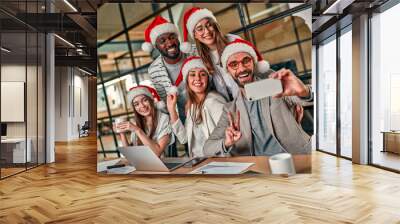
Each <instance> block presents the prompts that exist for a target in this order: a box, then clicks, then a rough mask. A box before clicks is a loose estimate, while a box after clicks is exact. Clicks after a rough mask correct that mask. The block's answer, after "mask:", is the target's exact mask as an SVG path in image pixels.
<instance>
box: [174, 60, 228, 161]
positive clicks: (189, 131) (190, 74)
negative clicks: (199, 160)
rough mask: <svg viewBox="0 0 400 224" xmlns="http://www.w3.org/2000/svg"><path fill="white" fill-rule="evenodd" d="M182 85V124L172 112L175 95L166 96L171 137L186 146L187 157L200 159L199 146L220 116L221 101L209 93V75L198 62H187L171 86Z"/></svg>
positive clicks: (222, 104) (222, 101)
mask: <svg viewBox="0 0 400 224" xmlns="http://www.w3.org/2000/svg"><path fill="white" fill-rule="evenodd" d="M180 84H183V85H186V92H187V103H186V107H185V111H186V120H185V125H183V124H182V122H181V120H180V119H179V117H178V113H177V111H176V103H177V95H176V92H174V91H173V88H172V89H171V90H172V91H171V92H170V93H169V94H168V96H167V109H168V112H169V114H170V118H171V126H172V130H173V132H174V134H175V136H176V137H177V138H178V140H179V141H180V142H181V143H182V144H185V143H188V146H189V154H190V156H191V157H203V156H204V153H203V146H204V143H205V141H206V140H207V139H208V137H209V136H210V135H211V133H212V131H213V130H214V128H215V127H216V126H217V123H218V121H219V118H220V116H221V114H222V112H223V107H224V104H225V103H226V101H225V99H224V97H222V96H221V95H220V94H218V93H217V92H215V91H211V90H210V75H209V73H208V71H207V68H206V66H205V65H204V64H203V63H202V61H201V58H200V57H197V56H192V57H189V58H187V59H186V60H185V61H184V62H183V64H182V67H181V71H180V73H179V75H178V78H177V80H176V82H175V87H176V86H179V85H180Z"/></svg>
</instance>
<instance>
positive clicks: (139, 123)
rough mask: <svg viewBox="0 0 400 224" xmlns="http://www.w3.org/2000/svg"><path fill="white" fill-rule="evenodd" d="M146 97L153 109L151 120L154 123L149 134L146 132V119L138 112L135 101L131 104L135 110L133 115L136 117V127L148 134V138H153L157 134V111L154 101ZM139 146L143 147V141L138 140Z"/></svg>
mask: <svg viewBox="0 0 400 224" xmlns="http://www.w3.org/2000/svg"><path fill="white" fill-rule="evenodd" d="M145 97H146V98H147V99H148V100H149V103H150V107H151V108H152V109H151V120H152V121H153V123H152V125H151V127H150V130H149V132H148V133H147V132H146V119H145V118H144V117H143V116H142V115H140V114H139V113H138V112H137V111H136V109H135V106H134V105H133V100H132V102H131V104H132V108H133V114H134V115H135V117H134V119H135V123H136V125H137V126H138V127H139V128H140V129H142V130H143V131H144V132H145V133H146V135H147V136H149V137H150V138H153V135H154V132H156V128H157V125H158V117H157V109H156V108H155V105H154V100H153V99H151V98H150V97H148V96H146V95H145ZM137 144H138V145H143V143H142V141H140V139H139V138H137Z"/></svg>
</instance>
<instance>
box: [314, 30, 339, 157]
mask: <svg viewBox="0 0 400 224" xmlns="http://www.w3.org/2000/svg"><path fill="white" fill-rule="evenodd" d="M317 63H318V90H317V91H318V99H317V100H318V103H317V105H318V109H317V111H318V119H319V121H318V146H317V147H318V149H319V150H322V151H326V152H330V153H334V154H336V36H333V37H331V38H330V39H328V40H327V41H326V42H325V43H322V44H321V45H319V48H318V62H317Z"/></svg>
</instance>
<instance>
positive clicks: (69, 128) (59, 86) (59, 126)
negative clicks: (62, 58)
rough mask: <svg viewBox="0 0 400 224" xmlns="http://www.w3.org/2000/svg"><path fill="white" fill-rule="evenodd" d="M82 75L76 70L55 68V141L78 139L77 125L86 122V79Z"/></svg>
mask: <svg viewBox="0 0 400 224" xmlns="http://www.w3.org/2000/svg"><path fill="white" fill-rule="evenodd" d="M83 75H84V73H82V72H80V71H79V70H77V69H76V68H72V67H56V84H55V85H56V91H55V124H56V127H55V130H56V131H55V140H56V141H70V140H73V139H77V138H79V133H78V124H79V125H81V126H82V125H83V124H84V123H85V121H87V120H88V104H89V102H88V78H87V77H85V76H83ZM79 101H80V102H79ZM80 107H81V108H80ZM80 110H81V111H80Z"/></svg>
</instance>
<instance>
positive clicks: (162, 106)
mask: <svg viewBox="0 0 400 224" xmlns="http://www.w3.org/2000/svg"><path fill="white" fill-rule="evenodd" d="M156 107H157V109H159V110H161V109H164V108H165V103H164V101H162V100H160V101H157V102H156Z"/></svg>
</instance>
